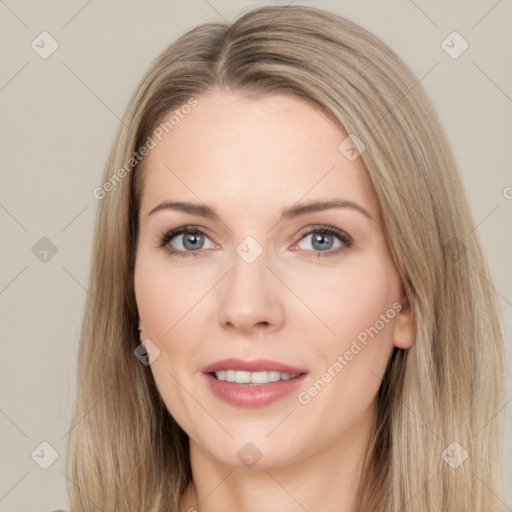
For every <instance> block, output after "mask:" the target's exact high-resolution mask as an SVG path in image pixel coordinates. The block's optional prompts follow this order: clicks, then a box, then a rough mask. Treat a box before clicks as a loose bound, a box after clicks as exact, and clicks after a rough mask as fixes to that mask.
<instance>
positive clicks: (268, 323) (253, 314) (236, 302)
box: [218, 252, 285, 334]
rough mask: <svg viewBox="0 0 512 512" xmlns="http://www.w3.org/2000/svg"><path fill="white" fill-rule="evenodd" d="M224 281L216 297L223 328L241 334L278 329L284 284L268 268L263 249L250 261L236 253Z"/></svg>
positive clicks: (282, 312)
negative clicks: (218, 295)
mask: <svg viewBox="0 0 512 512" xmlns="http://www.w3.org/2000/svg"><path fill="white" fill-rule="evenodd" d="M223 281H224V282H223V286H222V287H221V289H220V297H218V301H219V302H218V308H219V309H218V320H219V323H220V325H221V327H222V328H224V329H228V330H232V331H238V332H239V333H242V334H251V333H253V332H256V331H260V330H264V331H265V332H266V333H270V332H273V331H275V330H278V329H279V328H281V326H282V325H283V322H284V316H285V312H284V307H283V302H282V295H281V294H282V293H283V292H284V291H283V289H282V288H283V286H282V284H280V281H279V279H277V277H276V276H275V275H274V273H273V272H272V271H271V270H269V269H268V268H267V258H266V257H265V252H263V253H262V254H261V255H260V256H259V257H258V258H257V259H256V260H255V261H253V262H252V263H248V262H247V261H245V260H244V259H243V258H242V257H240V256H239V255H238V254H235V255H234V258H233V267H232V269H231V271H230V272H229V273H228V275H227V276H226V278H225V279H224V280H223Z"/></svg>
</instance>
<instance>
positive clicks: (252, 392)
mask: <svg viewBox="0 0 512 512" xmlns="http://www.w3.org/2000/svg"><path fill="white" fill-rule="evenodd" d="M233 370H234V373H235V374H239V373H242V374H246V375H242V376H241V377H242V378H239V377H240V376H239V375H237V378H238V380H241V381H242V382H244V383H239V382H227V381H226V380H220V379H218V378H217V376H216V373H219V372H223V373H226V374H230V373H233ZM261 372H268V375H269V376H270V375H271V374H277V375H280V376H281V379H279V380H277V381H273V380H272V379H264V380H267V382H266V383H264V384H257V383H253V382H251V383H248V382H247V378H246V377H247V375H249V373H250V374H251V381H252V379H253V377H254V376H258V377H259V378H258V382H261V380H260V379H261ZM284 374H288V375H287V378H286V379H285V380H283V377H284V376H285V375H284ZM203 376H204V378H205V383H206V384H207V386H208V387H209V389H210V390H211V391H212V393H213V394H214V395H215V396H216V397H217V398H220V399H221V400H222V401H224V402H227V403H228V404H230V405H233V406H236V407H264V406H267V405H270V404H272V403H274V402H277V401H278V400H281V399H284V398H285V397H286V396H287V395H290V394H291V393H292V392H294V391H296V390H297V389H298V388H299V387H300V386H302V385H303V384H304V382H305V380H306V379H307V378H308V372H307V371H306V370H305V369H303V368H298V367H294V366H290V365H287V364H284V363H280V362H278V361H271V360H269V359H255V360H252V361H244V360H242V359H224V360H222V361H217V362H215V363H212V364H210V365H208V366H207V367H206V368H204V369H203ZM292 376H293V377H292ZM243 377H245V378H243ZM269 380H270V381H269Z"/></svg>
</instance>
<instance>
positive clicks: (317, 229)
mask: <svg viewBox="0 0 512 512" xmlns="http://www.w3.org/2000/svg"><path fill="white" fill-rule="evenodd" d="M208 231H209V230H208V229H206V228H204V227H202V226H198V225H193V224H186V225H183V226H180V227H177V228H173V229H170V230H166V231H164V233H163V234H162V235H160V236H159V238H158V240H159V241H158V244H157V248H163V249H164V250H166V251H167V252H168V254H169V255H178V256H183V257H200V256H201V255H202V254H204V253H205V252H206V249H198V250H196V251H183V250H180V249H173V250H169V249H167V248H166V247H167V245H169V243H170V241H171V240H172V239H174V238H176V237H177V236H180V235H182V234H184V233H194V232H197V233H200V234H202V235H204V236H205V237H207V238H208V239H209V240H210V241H211V242H212V243H213V244H214V245H217V244H216V242H215V241H214V240H212V239H211V237H210V235H209V233H208ZM313 233H324V234H329V235H332V236H334V237H337V238H338V240H339V241H340V243H341V244H342V246H341V247H337V248H336V249H329V250H325V251H315V250H305V252H307V253H312V257H315V258H316V257H321V256H329V255H335V254H339V253H341V252H343V251H345V250H347V249H349V248H350V247H352V246H353V245H354V240H353V238H352V237H351V236H350V235H349V234H348V233H347V232H346V231H344V230H343V229H339V228H336V227H334V226H331V225H328V224H314V225H309V226H307V227H305V228H304V229H303V230H302V231H301V232H300V234H299V235H297V236H298V237H299V238H298V240H297V241H296V242H294V243H293V244H292V246H291V247H295V246H296V245H297V244H298V243H300V242H301V241H302V240H303V239H304V238H306V237H307V236H309V235H312V234H313Z"/></svg>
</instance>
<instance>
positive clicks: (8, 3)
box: [0, 0, 512, 512]
mask: <svg viewBox="0 0 512 512" xmlns="http://www.w3.org/2000/svg"><path fill="white" fill-rule="evenodd" d="M265 3H268V2H249V1H234V0H208V1H207V0H191V1H188V2H186V3H185V2H182V3H181V2H180V3H178V2H173V1H163V0H154V1H151V2H146V3H144V2H134V1H125V2H121V1H114V0H110V1H100V0H89V1H85V0H83V1H67V2H64V1H61V2H57V1H46V2H38V1H35V0H34V1H32V2H29V1H15V0H5V1H0V48H1V55H2V66H1V71H0V107H1V112H2V116H1V124H0V126H1V138H0V140H1V144H2V147H1V161H2V167H1V172H2V187H1V189H0V222H1V224H0V225H1V230H2V233H1V237H2V241H3V243H2V247H3V251H2V264H1V266H0V308H1V309H0V310H1V314H2V317H1V322H0V330H1V336H2V343H3V350H2V352H3V354H2V357H1V362H0V368H1V375H2V377H1V378H2V386H1V388H0V429H1V430H0V431H1V433H2V436H1V461H2V466H1V470H0V510H1V511H9V512H21V511H23V512H36V511H38V512H43V511H51V510H57V509H60V508H62V509H65V508H66V507H67V505H68V502H67V494H66V476H65V473H64V469H65V465H64V464H65V448H66V442H67V433H68V432H69V430H70V428H71V424H70V414H71V410H72V404H73V400H74V393H75V364H76V351H77V334H78V329H79V325H80V319H81V315H82V308H83V304H84V300H85V296H86V294H87V290H86V287H85V283H86V282H87V275H88V265H89V258H90V248H91V238H92V226H93V219H94V215H95V209H96V205H97V201H96V199H95V198H94V197H93V195H92V191H93V189H94V188H95V187H96V186H98V185H99V184H100V179H101V175H102V171H103V167H104V164H105V161H106V157H107V153H108V151H109V148H110V145H111V143H112V140H113V137H114V134H115V131H116V129H117V127H118V124H119V118H120V116H121V115H122V113H123V111H124V108H125V106H126V104H127V101H128V99H129V96H130V94H131V92H132V90H133V89H134V87H135V85H136V84H137V82H138V81H139V79H140V78H141V77H142V74H143V73H144V71H145V70H146V68H147V66H148V65H149V63H150V61H151V60H152V59H153V58H154V57H156V56H157V54H158V53H160V52H161V51H162V50H163V49H164V47H165V46H166V45H168V44H169V43H170V42H171V41H172V40H174V39H175V38H176V37H177V36H178V35H180V34H182V33H183V32H184V31H185V30H187V29H188V28H190V27H192V26H193V25H196V24H198V23H200V22H203V21H214V20H221V19H222V18H225V19H226V20H231V19H233V17H235V16H236V15H237V14H238V13H240V12H241V11H242V10H247V9H248V8H249V7H251V6H257V5H263V4H265ZM276 3H277V2H276ZM281 3H283V2H281ZM294 3H295V4H298V3H304V4H306V2H299V1H297V2H294ZM447 3H449V5H446V4H447ZM307 5H316V6H318V7H322V8H325V9H328V10H331V11H333V12H335V13H338V14H341V15H344V16H346V17H348V18H350V19H352V20H354V21H356V22H358V23H359V24H360V25H362V26H363V27H365V28H366V29H368V30H370V31H371V32H373V33H374V34H376V35H377V36H379V37H380V38H381V39H383V40H384V41H385V42H386V43H387V44H388V45H389V46H391V48H393V49H394V50H395V51H396V52H397V53H398V54H399V55H400V56H401V57H402V58H403V59H404V60H405V61H406V62H407V63H408V65H409V66H410V67H411V69H412V71H413V72H414V73H415V74H416V76H417V77H418V78H421V84H422V85H423V87H424V88H425V89H426V91H427V93H428V94H429V96H430V98H431V99H432V102H433V103H434V106H435V108H436V109H437V111H438V113H439V116H440V118H441V121H442V123H443V125H444V127H445V129H446V132H447V135H448V138H449V140H450V143H451V145H452V147H453V150H454V152H455V156H456V158H457V161H458V163H459V166H460V169H461V174H462V179H463V181H464V184H465V187H466V190H467V194H468V197H469V200H470V204H471V207H472V211H473V215H474V220H475V226H476V228H475V229H477V231H478V234H479V235H480V238H481V240H482V244H483V247H484V250H485V253H486V257H487V260H488V262H489V265H490V268H491V272H492V274H493V277H494V284H495V288H496V290H497V292H498V294H499V299H500V304H501V307H502V310H503V315H504V322H505V336H506V339H507V340H508V341H507V351H508V384H507V386H508V392H507V397H508V398H507V399H506V400H505V402H504V403H503V408H502V409H501V410H500V411H499V412H498V411H497V414H499V415H500V417H501V418H503V420H504V430H505V431H504V438H503V441H504V449H503V465H504V474H505V480H504V483H505V486H504V490H503V494H502V496H501V498H502V500H503V501H504V503H506V505H507V507H508V508H507V510H512V486H511V485H510V484H511V483H512V481H511V477H510V475H511V474H512V401H510V402H509V401H508V400H510V399H511V398H512V382H511V381H512V378H511V374H512V372H511V362H510V361H511V349H510V339H511V336H510V335H511V326H512V278H511V271H510V263H511V254H512V237H511V231H512V230H511V225H512V222H511V221H512V173H511V161H512V158H511V157H512V151H511V146H512V143H511V141H512V138H511V121H512V59H510V51H511V49H512V31H511V26H512V1H511V0H500V1H496V0H480V1H468V0H464V1H463V0H459V1H451V2H443V1H442V0H435V1H432V0H430V1H427V0H414V1H413V0H386V1H382V0H373V1H372V0H364V1H362V0H359V1H355V0H354V1H336V2H335V1H321V2H307ZM43 31H47V32H48V33H49V34H51V36H52V37H53V38H54V39H55V40H56V41H57V43H58V49H57V50H56V51H55V52H54V53H53V54H52V55H51V56H49V57H48V58H47V59H43V58H41V57H40V56H39V54H38V53H36V51H34V50H33V49H32V47H31V43H32V41H33V40H35V44H37V43H38V41H39V45H40V46H42V44H41V43H40V39H41V38H38V36H39V34H40V33H41V32H43ZM453 31H457V32H459V33H460V34H461V35H462V37H463V38H464V39H465V40H466V41H467V42H468V44H469V47H468V49H467V50H466V51H465V52H464V53H463V54H462V55H460V56H459V57H458V58H456V59H453V58H452V57H450V56H449V55H448V54H447V53H446V52H445V51H444V50H443V48H442V46H441V43H442V41H443V40H444V39H446V37H447V36H448V35H449V34H451V33H452V32H453ZM44 37H48V36H44ZM45 41H46V43H45V48H46V50H48V49H49V48H51V47H50V40H49V39H45ZM454 44H455V43H454ZM456 44H457V45H458V44H459V43H456ZM455 48H456V49H457V48H460V46H458V47H457V46H456V47H455ZM39 51H43V49H42V48H40V49H39ZM43 237H47V238H48V239H50V240H51V242H52V243H53V244H54V246H55V247H56V248H57V253H56V254H55V255H53V256H52V254H51V252H50V253H48V256H47V261H46V262H42V261H40V259H38V258H37V257H36V255H35V254H34V252H36V253H37V251H36V250H34V252H33V247H34V246H35V245H36V243H38V241H39V240H40V239H41V238H43ZM39 243H40V244H41V243H42V244H44V243H48V242H39ZM38 247H39V246H36V248H38ZM43 441H45V442H47V443H49V444H50V445H51V446H53V447H54V449H55V450H56V451H57V452H58V457H57V459H56V460H55V462H54V463H53V464H51V465H50V466H49V467H48V469H43V468H41V467H40V466H39V465H38V464H37V463H36V460H37V461H38V462H40V463H44V462H47V463H48V462H51V459H50V457H51V449H49V448H48V447H47V446H45V445H43V446H42V447H40V443H41V442H43ZM34 450H36V451H35V452H34ZM41 450H42V451H41ZM33 452H34V459H35V460H34V459H33V458H32V457H31V453H33Z"/></svg>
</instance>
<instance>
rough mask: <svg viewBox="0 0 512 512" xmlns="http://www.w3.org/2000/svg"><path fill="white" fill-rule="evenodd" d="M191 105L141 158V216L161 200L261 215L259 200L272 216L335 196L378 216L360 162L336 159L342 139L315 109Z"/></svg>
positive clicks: (276, 98) (217, 99) (218, 98)
mask: <svg viewBox="0 0 512 512" xmlns="http://www.w3.org/2000/svg"><path fill="white" fill-rule="evenodd" d="M196 99H197V105H196V106H195V107H194V108H193V109H191V110H190V112H189V113H188V114H186V115H183V116H182V117H181V118H180V120H179V123H178V124H176V125H174V126H173V128H172V129H170V130H169V131H168V133H167V134H164V135H163V137H162V140H161V141H158V140H155V142H156V143H157V144H156V147H154V148H153V149H152V150H151V151H150V153H149V154H148V156H147V157H146V162H145V166H144V172H145V176H144V182H145V184H144V192H143V197H142V205H141V214H142V215H144V213H145V212H146V213H147V212H148V211H149V210H150V209H151V207H152V206H154V203H156V202H158V201H163V200H166V199H176V198H179V199H185V198H188V199H191V200H192V199H193V200H197V199H198V198H199V199H200V200H202V201H204V202H206V203H208V204H210V205H212V206H214V207H216V206H218V208H219V209H221V208H222V206H224V205H232V206H233V207H235V206H239V207H243V208H245V209H247V208H251V207H252V208H254V209H255V210H257V209H259V211H261V206H262V202H261V201H262V200H268V204H265V206H266V207H269V208H270V207H271V206H272V205H274V204H275V205H276V209H277V208H281V207H282V206H283V205H289V204H293V203H296V202H297V201H299V200H300V199H301V198H302V197H304V199H307V200H310V199H316V198H324V197H333V196H334V195H339V196H340V197H343V198H344V199H347V200H358V201H359V202H362V203H365V205H366V207H367V208H368V209H369V210H372V211H373V212H374V213H376V211H377V209H378V208H377V204H376V199H375V195H374V193H373V189H372V186H371V182H370V179H369V177H368V175H367V172H366V169H365V167H364V164H363V162H362V160H361V159H360V158H357V159H356V160H353V161H350V160H349V159H347V158H346V156H345V155H344V154H343V153H342V152H340V150H339V149H338V148H339V145H340V143H341V142H342V141H343V140H344V139H345V138H346V137H347V136H348V134H347V133H346V132H345V131H344V130H343V129H342V128H341V127H339V126H338V125H337V124H336V123H335V122H334V121H333V120H332V119H331V118H330V117H328V116H327V115H326V114H324V113H323V112H322V111H321V109H320V108H319V107H317V106H315V105H312V104H310V103H308V102H306V101H304V100H302V99H300V98H297V97H294V96H291V95H285V94H276V95H271V96H262V97H259V98H256V99H254V98H247V97H244V96H242V95H240V94H233V93H228V92H225V91H215V92H213V93H211V94H209V95H203V96H199V97H197V98H196Z"/></svg>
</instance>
